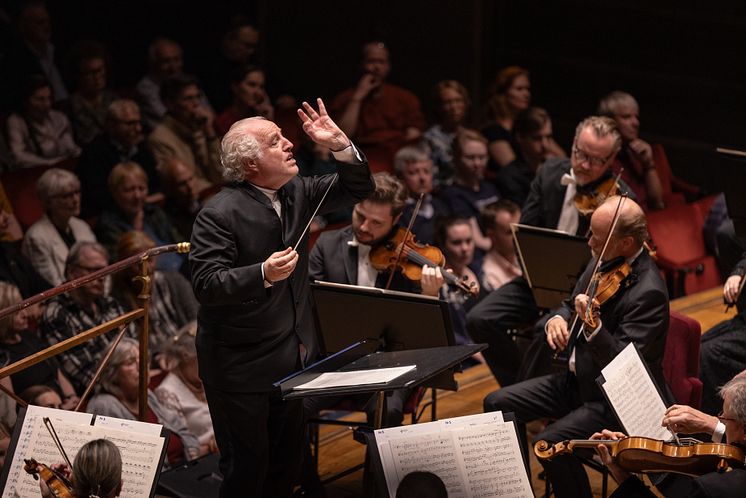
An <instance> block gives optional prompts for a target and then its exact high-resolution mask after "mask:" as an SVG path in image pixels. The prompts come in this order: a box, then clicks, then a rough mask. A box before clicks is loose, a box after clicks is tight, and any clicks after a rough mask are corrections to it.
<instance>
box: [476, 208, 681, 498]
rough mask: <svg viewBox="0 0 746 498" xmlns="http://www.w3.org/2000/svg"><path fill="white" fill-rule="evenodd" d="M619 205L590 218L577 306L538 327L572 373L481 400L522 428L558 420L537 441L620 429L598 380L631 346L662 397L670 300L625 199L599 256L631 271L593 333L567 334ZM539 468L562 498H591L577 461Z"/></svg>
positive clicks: (584, 303)
mask: <svg viewBox="0 0 746 498" xmlns="http://www.w3.org/2000/svg"><path fill="white" fill-rule="evenodd" d="M619 199H620V198H619V197H616V196H615V197H611V198H609V199H607V200H606V201H605V202H604V203H603V204H602V205H601V206H600V207H599V208H598V209H596V211H595V212H594V213H593V216H592V218H591V232H592V233H591V238H590V239H589V241H588V245H589V246H590V248H591V252H592V253H593V255H594V261H591V263H590V264H589V266H588V268H587V269H586V271H585V272H584V273H583V275H582V276H581V278H580V280H579V281H578V284H577V285H576V286H575V290H574V291H573V293H572V299H569V300H566V301H565V302H564V303H563V305H562V306H561V307H560V308H558V309H557V310H554V311H553V312H550V313H549V314H548V315H547V317H546V318H545V319H544V320H543V321H541V322H539V325H540V326H541V327H543V329H544V331H545V334H546V340H547V343H548V345H549V347H550V348H552V349H554V350H564V349H567V353H568V359H569V361H568V370H567V371H565V372H562V373H556V374H551V375H545V376H542V377H536V378H534V379H530V380H527V381H524V382H520V383H518V384H514V385H512V386H508V387H504V388H502V389H499V390H497V391H495V392H493V393H491V394H490V395H488V396H487V397H486V398H485V400H484V408H485V411H495V410H502V411H508V412H514V413H515V416H516V419H517V420H518V421H519V423H520V424H525V423H526V422H530V421H532V420H536V419H538V418H546V417H550V418H554V419H557V420H556V421H555V422H553V423H552V424H550V425H549V426H547V427H546V429H544V430H543V431H541V432H540V433H539V434H538V435H536V437H535V440H539V439H543V440H546V441H548V442H550V443H552V444H554V443H556V442H558V441H563V440H565V439H574V438H585V437H587V436H588V434H589V433H591V432H594V431H597V430H601V429H603V428H616V427H618V425H617V422H616V419H615V417H614V415H613V413H612V410H611V407H610V406H609V405H608V403H607V401H606V400H605V399H604V397H603V394H602V393H601V389H600V388H599V387H598V385H597V384H596V378H597V377H598V376H599V375H600V373H601V369H602V368H604V367H605V366H606V365H607V364H608V363H609V362H610V361H611V360H612V359H613V358H614V357H615V356H616V355H617V354H618V353H619V352H620V351H622V349H624V348H625V347H626V346H627V345H628V344H629V343H630V342H634V343H635V345H636V346H637V347H638V349H639V350H640V353H641V354H642V357H643V358H644V360H645V362H646V363H647V365H648V367H649V369H650V371H651V373H652V375H653V379H654V380H655V381H656V383H657V384H658V386H659V387H660V388H661V389H663V390H664V392H665V389H666V388H665V380H664V378H663V370H662V362H663V351H664V347H665V343H666V333H667V331H668V294H667V292H666V285H665V283H664V282H663V280H662V279H661V276H660V273H659V272H658V268H657V267H656V265H655V263H654V262H653V260H652V259H651V258H650V256H649V255H648V253H647V251H645V249H644V247H643V243H644V241H645V240H646V239H647V222H646V220H645V214H644V213H643V211H642V209H640V206H638V205H637V204H636V203H635V202H634V201H632V200H629V199H626V200H624V202H623V203H622V205H621V208H620V210H619V213H620V214H619V221H618V223H617V226H616V229H615V231H614V232H613V234H612V236H611V239H610V241H609V245H608V247H607V249H606V252H605V253H604V255H603V257H602V262H603V263H604V264H605V265H607V266H611V265H618V264H619V263H620V262H623V261H626V262H627V263H628V264H629V265H630V267H631V271H630V272H629V274H628V275H627V276H626V277H625V278H624V279H623V280H622V281H621V283H620V286H619V290H618V291H617V292H616V293H615V294H614V296H613V297H611V298H610V299H609V300H608V301H606V302H604V303H603V304H601V306H600V316H598V317H597V319H596V322H597V323H596V324H594V325H595V326H593V325H591V326H589V325H584V326H583V328H582V331H580V332H579V331H578V329H577V328H576V329H574V333H573V334H570V331H569V330H568V329H569V328H570V323H571V317H572V315H573V312H578V313H579V314H580V316H584V315H585V310H586V308H587V307H588V302H589V296H587V295H585V292H586V290H585V289H586V288H587V286H588V282H589V280H590V278H591V275H592V274H593V270H594V266H595V259H596V258H598V257H599V255H600V253H601V251H602V247H603V244H604V240H605V238H606V235H607V234H608V233H609V230H610V228H611V222H612V219H613V217H614V212H615V209H616V207H617V205H618V201H619ZM604 264H602V267H603V266H604ZM603 269H604V270H605V268H603ZM541 463H542V465H543V466H544V468H545V469H546V472H547V476H548V478H549V479H550V480H551V482H552V486H553V487H554V489H555V495H556V496H557V497H563V496H572V497H579V496H588V497H590V496H592V495H591V492H590V487H589V486H588V478H587V476H586V473H585V470H584V469H583V466H582V464H581V463H580V462H579V460H577V459H576V458H575V457H573V456H571V455H566V456H561V457H557V458H555V459H553V460H551V461H542V462H541Z"/></svg>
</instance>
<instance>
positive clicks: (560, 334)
mask: <svg viewBox="0 0 746 498" xmlns="http://www.w3.org/2000/svg"><path fill="white" fill-rule="evenodd" d="M546 334H547V343H548V344H549V347H550V348H552V349H553V350H555V351H557V350H560V351H561V350H563V349H565V348H566V347H567V341H568V340H569V339H570V332H569V331H568V330H567V322H566V321H565V319H564V318H562V317H561V316H555V317H553V318H550V319H549V321H548V322H547V326H546Z"/></svg>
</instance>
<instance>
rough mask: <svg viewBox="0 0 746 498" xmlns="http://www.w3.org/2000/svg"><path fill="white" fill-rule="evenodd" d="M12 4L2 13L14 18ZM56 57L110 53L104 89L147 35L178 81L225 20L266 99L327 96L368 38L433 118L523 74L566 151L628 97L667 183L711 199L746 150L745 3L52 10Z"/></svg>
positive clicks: (124, 71) (503, 0) (149, 5)
mask: <svg viewBox="0 0 746 498" xmlns="http://www.w3.org/2000/svg"><path fill="white" fill-rule="evenodd" d="M15 3H17V2H9V3H8V2H6V8H7V10H9V11H11V12H12V11H13V9H14V5H15ZM49 7H50V10H51V12H52V16H53V24H54V41H55V44H56V45H57V48H58V50H59V51H60V53H64V52H65V50H66V48H67V47H69V46H70V44H71V43H72V42H73V41H75V40H78V39H81V38H94V39H98V40H101V41H103V42H105V43H106V44H107V45H108V46H109V47H110V50H111V52H112V56H113V61H114V73H113V74H112V76H111V78H112V80H113V86H115V87H127V86H130V85H133V84H134V83H135V82H136V81H137V80H138V79H139V78H140V77H141V76H142V74H143V73H144V71H145V53H146V49H147V46H148V44H149V43H150V41H151V40H152V38H153V37H154V36H156V35H167V36H170V37H173V38H174V39H176V40H177V41H179V42H180V43H181V44H182V45H183V46H184V49H185V59H186V69H187V71H189V72H194V73H197V74H199V73H200V72H201V71H202V68H205V67H209V66H210V64H209V63H210V58H211V57H214V54H215V53H216V51H217V50H218V47H219V43H220V36H221V34H222V33H223V32H224V30H225V29H226V26H227V23H228V19H229V17H230V16H231V15H232V14H236V13H243V14H245V15H246V16H248V17H249V18H250V19H251V20H252V21H253V22H254V24H255V25H256V26H257V28H258V29H259V30H260V31H261V33H262V37H261V43H260V53H261V56H260V57H261V59H262V60H263V62H264V65H265V66H266V68H267V71H268V78H269V87H270V92H271V93H274V94H278V93H280V92H289V93H291V94H293V95H295V96H296V97H297V98H299V99H308V98H313V97H315V96H317V95H318V96H322V97H325V98H331V97H333V96H334V95H335V94H336V93H338V92H339V91H340V90H342V89H343V88H346V87H348V86H350V85H352V84H354V83H355V82H356V76H357V74H358V73H357V71H358V63H359V59H360V46H361V45H362V43H364V42H365V41H367V40H370V39H374V38H380V39H383V40H384V41H385V42H386V43H387V44H388V46H389V48H390V51H391V58H392V73H391V76H390V80H391V81H392V82H394V83H396V84H400V85H402V86H405V87H407V88H409V89H411V90H412V91H414V92H415V93H416V94H417V95H419V96H420V98H421V99H422V102H423V106H424V107H425V109H426V111H428V112H429V111H430V110H431V99H430V92H431V88H432V86H433V84H434V83H435V82H437V81H438V80H441V79H445V78H454V79H457V80H460V81H462V82H463V83H464V84H465V85H466V86H467V88H468V89H469V91H470V92H471V95H472V102H473V106H472V111H473V112H472V114H473V119H474V124H475V125H479V124H481V123H480V118H481V112H480V110H481V105H480V104H481V103H482V102H483V101H484V98H485V94H486V89H487V88H488V87H489V83H490V80H491V78H492V77H494V74H495V73H496V71H497V70H498V69H499V68H501V67H504V66H506V65H511V64H518V65H521V66H524V67H527V68H528V69H529V70H530V71H531V80H532V85H533V88H532V91H533V102H534V103H535V104H536V105H540V106H542V107H545V108H547V109H548V110H549V112H550V114H551V115H552V117H553V120H554V124H555V135H556V137H557V140H558V142H559V143H560V144H561V145H562V146H564V147H565V148H566V149H567V148H568V146H569V143H570V141H571V139H572V132H573V129H574V126H575V124H576V123H577V122H578V121H579V120H580V119H582V118H583V117H584V116H586V115H589V114H592V113H593V112H594V111H595V108H596V105H597V102H598V99H599V97H601V96H602V95H603V94H605V93H607V92H609V91H612V90H617V89H618V90H625V91H628V92H630V93H632V94H633V95H635V96H636V97H637V99H638V101H639V103H640V107H641V121H642V129H641V135H642V137H643V138H645V139H647V140H649V141H653V142H660V143H663V144H664V145H665V146H666V148H667V151H668V154H669V159H670V161H671V166H672V168H673V169H674V171H675V173H677V174H678V175H680V176H682V177H684V178H685V179H687V180H690V181H693V182H696V183H699V184H702V185H704V186H706V187H707V188H708V189H709V190H710V191H717V190H719V189H721V188H722V187H721V186H720V185H721V182H722V181H723V179H720V178H716V177H714V176H713V175H712V172H711V170H710V169H709V168H708V165H709V164H711V163H712V161H715V160H716V158H715V154H714V147H715V146H718V145H721V146H729V147H736V148H746V120H745V119H744V117H745V116H746V113H745V112H744V111H746V105H745V104H746V102H745V101H746V92H744V81H746V78H745V77H746V67H745V63H746V57H744V55H745V54H744V52H745V51H744V43H745V42H746V37H745V35H744V34H745V33H746V29H745V28H746V2H739V1H733V2H721V1H717V2H712V1H709V2H690V3H685V2H676V3H674V2H658V1H655V2H651V1H642V0H627V1H591V0H570V1H561V2H560V1H554V2H550V1H538V0H524V1H518V0H514V1H509V0H496V1H489V0H464V1H447V0H431V1H425V0H413V1H405V0H399V1H390V0H377V1H376V0H374V1H367V2H363V1H339V2H331V1H297V2H296V1H280V0H274V1H272V0H258V1H243V2H238V1H229V0H212V1H210V2H185V1H183V0H182V1H173V0H158V1H144V0H127V1H125V0H108V1H101V0H97V1H94V0H66V1H50V2H49Z"/></svg>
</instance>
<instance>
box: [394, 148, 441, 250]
mask: <svg viewBox="0 0 746 498" xmlns="http://www.w3.org/2000/svg"><path fill="white" fill-rule="evenodd" d="M394 170H395V171H396V176H397V177H398V178H399V179H400V180H401V181H402V182H404V185H405V186H406V187H407V192H408V193H409V196H408V197H407V205H406V206H405V207H404V211H403V212H402V216H401V218H399V222H398V223H399V225H401V226H403V227H407V226H409V221H410V220H411V219H412V214H413V213H414V208H415V205H416V204H417V200H418V199H419V198H420V195H421V194H424V195H425V197H423V199H422V205H421V206H420V210H419V212H418V213H417V218H416V219H415V221H414V224H413V225H412V233H414V234H415V237H416V238H417V240H418V241H419V242H421V243H423V244H434V243H435V229H436V227H435V224H436V221H437V219H438V218H439V217H443V216H446V215H448V213H449V212H450V210H449V209H448V205H447V204H446V203H445V202H443V201H442V200H440V199H439V198H438V197H436V196H434V195H433V162H432V160H431V159H430V156H428V154H427V153H426V152H425V151H424V150H422V149H421V148H419V147H415V146H413V145H407V146H405V147H402V148H401V149H399V151H398V152H397V153H396V155H395V156H394Z"/></svg>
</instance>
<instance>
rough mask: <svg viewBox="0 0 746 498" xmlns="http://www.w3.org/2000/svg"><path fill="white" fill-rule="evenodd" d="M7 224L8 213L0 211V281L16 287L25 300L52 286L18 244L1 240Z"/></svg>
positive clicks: (6, 229)
mask: <svg viewBox="0 0 746 498" xmlns="http://www.w3.org/2000/svg"><path fill="white" fill-rule="evenodd" d="M9 224H10V223H9V222H8V213H6V212H5V211H0V281H5V282H10V283H12V284H13V285H15V286H16V287H18V289H19V290H20V291H21V295H22V296H23V298H24V299H25V298H28V297H31V296H33V295H34V294H38V293H40V292H43V291H45V290H47V289H49V288H50V287H52V286H51V285H50V283H49V282H47V281H46V280H45V279H44V277H42V276H41V275H39V272H37V271H36V268H34V266H33V265H32V264H31V261H29V260H28V258H26V256H24V255H23V253H22V252H21V245H20V242H8V241H5V240H2V238H4V237H3V236H5V234H6V233H7V231H8V226H9Z"/></svg>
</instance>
